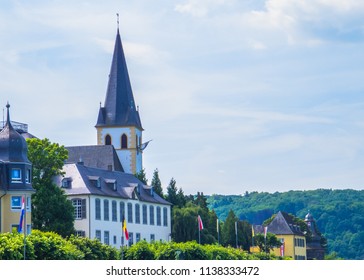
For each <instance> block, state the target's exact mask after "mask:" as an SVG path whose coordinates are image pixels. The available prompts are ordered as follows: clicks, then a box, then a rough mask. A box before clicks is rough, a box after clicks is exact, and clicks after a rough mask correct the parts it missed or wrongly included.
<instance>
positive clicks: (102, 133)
mask: <svg viewBox="0 0 364 280" xmlns="http://www.w3.org/2000/svg"><path fill="white" fill-rule="evenodd" d="M95 127H96V130H97V144H98V145H113V146H114V148H115V150H116V152H117V154H118V157H119V160H120V162H121V164H122V166H123V169H124V171H125V172H126V173H131V174H135V173H137V172H140V171H141V170H142V132H143V127H142V124H141V121H140V117H139V111H138V110H137V108H136V106H135V101H134V96H133V91H132V88H131V84H130V79H129V74H128V69H127V66H126V59H125V55H124V50H123V46H122V44H121V38H120V34H119V28H118V29H117V34H116V40H115V47H114V54H113V58H112V63H111V69H110V74H109V82H108V86H107V91H106V98H105V103H104V106H103V107H102V106H101V104H100V110H99V115H98V119H97V123H96V125H95Z"/></svg>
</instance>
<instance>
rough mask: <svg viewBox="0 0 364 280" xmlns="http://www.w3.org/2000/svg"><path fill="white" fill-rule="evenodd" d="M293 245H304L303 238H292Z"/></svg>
mask: <svg viewBox="0 0 364 280" xmlns="http://www.w3.org/2000/svg"><path fill="white" fill-rule="evenodd" d="M294 246H295V247H305V240H304V239H302V238H295V239H294Z"/></svg>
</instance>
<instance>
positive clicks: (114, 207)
mask: <svg viewBox="0 0 364 280" xmlns="http://www.w3.org/2000/svg"><path fill="white" fill-rule="evenodd" d="M102 202H103V205H102V206H103V211H101V199H99V198H96V199H95V219H96V220H101V218H103V220H104V221H109V220H110V219H111V221H113V222H117V221H118V216H119V221H120V222H122V221H123V220H124V219H126V220H127V222H128V223H135V224H140V223H142V224H144V225H147V224H148V208H149V225H157V226H162V224H163V226H168V209H167V207H163V209H162V208H161V207H160V206H156V207H155V206H153V205H149V207H148V206H147V205H145V204H143V205H142V206H140V204H138V203H137V204H135V205H134V207H133V204H132V203H130V202H129V203H127V216H125V210H126V209H125V203H124V202H119V207H118V203H117V202H116V201H115V200H112V201H111V205H110V201H109V200H108V199H104V200H103V201H102ZM72 204H73V207H74V218H75V219H86V199H78V198H76V199H72ZM118 208H119V209H118ZM110 209H111V212H110ZM118 210H119V212H118ZM133 210H134V211H135V214H134V215H133ZM154 210H156V211H154ZM101 212H103V213H102V214H103V215H101ZM155 212H156V216H155ZM162 212H163V213H162ZM110 213H111V216H110ZM162 214H163V215H162Z"/></svg>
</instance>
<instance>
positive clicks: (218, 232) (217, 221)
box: [216, 219, 220, 245]
mask: <svg viewBox="0 0 364 280" xmlns="http://www.w3.org/2000/svg"><path fill="white" fill-rule="evenodd" d="M216 228H217V244H218V245H219V244H220V227H219V219H217V220H216Z"/></svg>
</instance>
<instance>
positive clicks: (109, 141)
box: [105, 134, 111, 145]
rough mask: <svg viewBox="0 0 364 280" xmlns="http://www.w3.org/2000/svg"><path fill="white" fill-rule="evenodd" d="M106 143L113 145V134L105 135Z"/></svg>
mask: <svg viewBox="0 0 364 280" xmlns="http://www.w3.org/2000/svg"><path fill="white" fill-rule="evenodd" d="M105 145H111V136H110V135H109V134H108V135H106V136H105Z"/></svg>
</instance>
